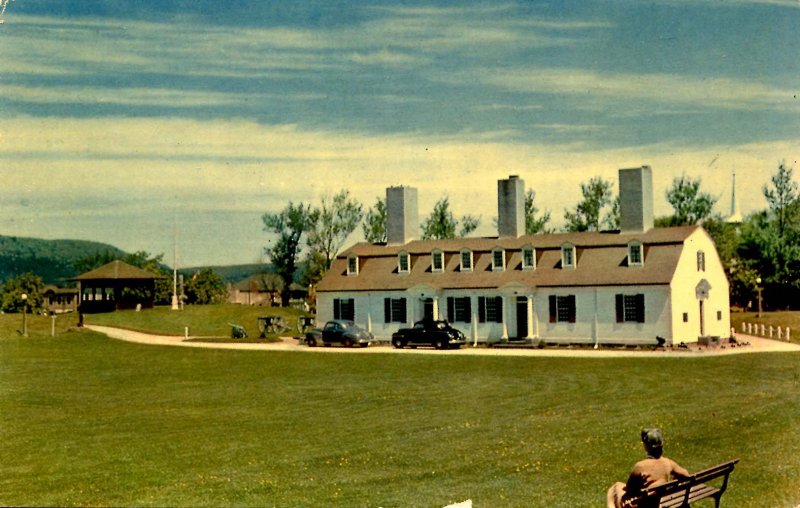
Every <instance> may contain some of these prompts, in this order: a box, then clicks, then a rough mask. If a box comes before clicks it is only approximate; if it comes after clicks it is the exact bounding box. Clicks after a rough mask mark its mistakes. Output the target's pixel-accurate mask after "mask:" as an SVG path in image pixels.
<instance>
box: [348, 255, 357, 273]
mask: <svg viewBox="0 0 800 508" xmlns="http://www.w3.org/2000/svg"><path fill="white" fill-rule="evenodd" d="M347 275H358V256H350V257H349V258H347Z"/></svg>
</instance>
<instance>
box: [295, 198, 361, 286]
mask: <svg viewBox="0 0 800 508" xmlns="http://www.w3.org/2000/svg"><path fill="white" fill-rule="evenodd" d="M361 209H362V206H361V203H359V202H357V201H355V200H354V199H352V198H351V197H350V191H348V190H341V191H340V192H339V193H338V194H336V195H335V196H333V198H330V197H327V196H326V197H323V198H322V203H321V204H320V206H319V207H317V208H314V209H313V210H311V212H310V213H309V214H308V233H307V239H306V243H307V244H308V248H309V253H308V258H307V259H308V262H309V264H310V265H311V266H312V268H311V270H310V271H309V273H310V277H309V279H310V281H309V282H311V283H312V284H313V283H315V282H317V281H319V279H321V278H322V276H323V275H325V272H327V271H328V269H329V268H330V267H331V263H332V262H333V258H334V257H336V253H338V252H339V249H341V248H342V245H343V244H344V242H345V241H346V240H347V237H348V236H350V233H352V232H353V231H355V229H356V227H358V224H359V222H361V217H363V215H364V214H363V212H362V211H361Z"/></svg>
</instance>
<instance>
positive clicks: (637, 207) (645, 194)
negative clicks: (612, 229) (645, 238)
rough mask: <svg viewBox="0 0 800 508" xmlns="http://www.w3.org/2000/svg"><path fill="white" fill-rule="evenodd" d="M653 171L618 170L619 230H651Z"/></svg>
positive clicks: (642, 169)
mask: <svg viewBox="0 0 800 508" xmlns="http://www.w3.org/2000/svg"><path fill="white" fill-rule="evenodd" d="M653 225H654V219H653V170H652V169H650V166H642V167H640V168H630V169H620V170H619V229H620V231H621V232H623V233H626V232H636V231H641V232H644V231H647V230H650V229H653Z"/></svg>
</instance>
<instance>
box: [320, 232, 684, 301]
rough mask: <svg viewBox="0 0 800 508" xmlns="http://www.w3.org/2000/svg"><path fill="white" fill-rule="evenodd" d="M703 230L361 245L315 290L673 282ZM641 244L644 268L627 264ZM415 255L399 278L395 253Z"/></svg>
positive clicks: (341, 258)
mask: <svg viewBox="0 0 800 508" xmlns="http://www.w3.org/2000/svg"><path fill="white" fill-rule="evenodd" d="M698 229H699V228H698V226H685V227H677V228H657V229H652V230H650V231H647V232H646V233H624V234H620V233H563V234H549V235H529V236H522V237H519V238H462V239H455V240H428V241H412V242H409V243H407V244H405V245H391V246H386V245H381V244H368V243H361V244H358V245H355V246H353V247H352V248H350V249H348V250H347V251H345V252H343V253H342V254H341V255H339V256H338V257H337V258H336V260H335V261H334V263H333V265H332V266H331V269H330V270H329V271H328V273H327V274H326V275H325V277H324V278H323V279H322V281H320V283H319V285H318V286H317V291H323V292H324V291H368V290H376V289H384V290H406V289H409V288H412V287H415V286H419V285H427V286H430V287H432V288H435V289H478V288H498V287H503V286H505V285H508V284H522V285H525V286H529V287H548V286H550V287H561V286H609V285H633V284H642V285H645V284H647V285H650V284H669V283H670V282H671V280H672V277H673V274H674V272H675V268H676V266H677V263H678V259H679V257H680V254H681V251H682V249H683V242H684V240H685V239H686V238H687V237H689V236H690V235H691V234H692V233H694V232H695V231H697V230H698ZM634 240H636V241H640V242H642V244H643V245H644V265H643V266H641V267H629V266H627V257H628V243H629V242H631V241H634ZM565 243H570V244H572V245H574V246H575V248H576V254H577V267H576V268H574V269H571V268H568V269H562V268H561V246H562V245H563V244H565ZM528 245H529V246H532V247H534V248H535V249H536V257H537V259H536V269H535V270H523V269H522V252H521V249H522V247H524V246H528ZM495 247H501V248H503V249H505V250H506V267H505V270H503V271H497V272H494V271H492V268H491V251H492V249H494V248H495ZM434 249H440V250H442V251H443V252H444V254H445V270H444V272H442V273H434V272H432V270H431V252H432V251H433V250H434ZM462 249H470V250H472V252H473V265H474V266H473V270H472V271H471V272H464V273H462V272H460V271H459V266H460V257H459V255H458V253H459V252H460V251H461V250H462ZM400 252H407V253H409V254H410V257H411V270H410V273H408V274H399V273H397V254H398V253H400ZM350 255H357V256H358V257H359V273H358V275H355V276H353V275H351V276H348V275H347V257H348V256H350Z"/></svg>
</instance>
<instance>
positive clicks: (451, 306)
mask: <svg viewBox="0 0 800 508" xmlns="http://www.w3.org/2000/svg"><path fill="white" fill-rule="evenodd" d="M447 320H448V321H450V322H452V323H455V322H459V323H469V322H470V321H471V320H472V302H471V301H470V297H469V296H448V297H447Z"/></svg>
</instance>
